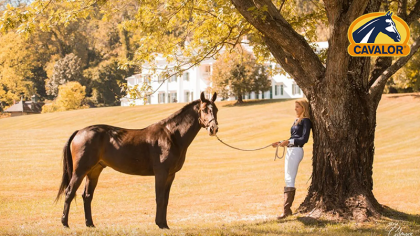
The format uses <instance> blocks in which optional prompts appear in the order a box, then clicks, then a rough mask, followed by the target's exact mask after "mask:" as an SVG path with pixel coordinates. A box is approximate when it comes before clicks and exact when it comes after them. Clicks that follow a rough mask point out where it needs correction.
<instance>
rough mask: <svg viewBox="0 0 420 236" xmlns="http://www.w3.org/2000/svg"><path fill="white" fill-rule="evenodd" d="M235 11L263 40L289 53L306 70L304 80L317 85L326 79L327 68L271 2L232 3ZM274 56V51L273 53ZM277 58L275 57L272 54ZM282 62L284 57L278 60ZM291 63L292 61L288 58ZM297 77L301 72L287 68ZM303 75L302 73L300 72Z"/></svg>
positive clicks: (260, 0)
mask: <svg viewBox="0 0 420 236" xmlns="http://www.w3.org/2000/svg"><path fill="white" fill-rule="evenodd" d="M231 1H232V3H233V5H234V6H235V7H236V9H237V10H238V11H239V12H240V13H241V14H242V15H243V16H244V17H245V19H246V20H247V21H248V22H249V23H251V24H252V25H253V26H254V27H255V28H256V29H257V30H258V31H260V32H261V33H262V34H263V35H264V37H269V38H270V39H271V41H272V42H273V43H274V42H275V43H276V44H277V45H279V46H280V47H281V49H282V51H283V52H282V53H280V54H283V53H286V54H287V55H288V56H289V58H290V59H292V60H293V61H294V62H295V63H296V64H297V65H299V67H300V68H302V70H303V71H304V78H302V79H305V80H310V81H312V82H314V81H315V80H318V79H320V78H322V77H323V75H324V72H325V67H324V66H323V65H322V63H321V61H320V60H319V58H318V56H317V55H316V54H315V52H314V51H313V50H312V49H311V47H310V46H309V44H308V42H307V41H306V40H305V38H304V37H303V36H301V35H300V34H298V33H297V32H296V31H295V30H294V29H293V28H292V26H291V25H290V24H289V23H288V22H287V21H286V20H285V19H284V18H283V16H282V15H281V14H280V12H279V11H278V10H277V8H276V6H275V5H274V4H273V3H272V2H271V1H270V0H254V1H253V0H231ZM271 52H272V53H273V51H271ZM286 54H285V55H286ZM273 56H274V57H276V55H274V54H273ZM276 59H277V60H279V62H280V61H282V60H283V59H284V57H280V58H276ZM288 60H289V59H288ZM285 70H286V71H287V72H288V73H289V74H291V75H292V76H294V77H299V76H302V74H301V73H298V74H293V73H295V72H296V71H295V70H293V71H291V70H288V69H285ZM301 72H302V71H301Z"/></svg>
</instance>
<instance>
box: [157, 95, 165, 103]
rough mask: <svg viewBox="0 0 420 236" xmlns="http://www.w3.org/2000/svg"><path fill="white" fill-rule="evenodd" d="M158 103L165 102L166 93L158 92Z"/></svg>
mask: <svg viewBox="0 0 420 236" xmlns="http://www.w3.org/2000/svg"><path fill="white" fill-rule="evenodd" d="M158 103H165V93H159V94H158Z"/></svg>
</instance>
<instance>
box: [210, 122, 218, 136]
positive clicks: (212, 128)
mask: <svg viewBox="0 0 420 236" xmlns="http://www.w3.org/2000/svg"><path fill="white" fill-rule="evenodd" d="M207 131H208V132H209V135H210V136H215V135H216V134H217V132H218V131H219V127H218V126H217V124H216V122H212V123H211V125H210V126H209V127H208V128H207Z"/></svg>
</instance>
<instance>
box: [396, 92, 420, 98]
mask: <svg viewBox="0 0 420 236" xmlns="http://www.w3.org/2000/svg"><path fill="white" fill-rule="evenodd" d="M402 97H413V98H420V93H409V94H404V95H398V93H397V94H395V95H392V96H389V97H388V98H402Z"/></svg>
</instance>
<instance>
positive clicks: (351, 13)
mask: <svg viewBox="0 0 420 236" xmlns="http://www.w3.org/2000/svg"><path fill="white" fill-rule="evenodd" d="M368 3H369V1H367V0H355V1H353V2H352V3H351V5H350V6H349V9H348V11H347V14H346V19H347V21H348V22H349V23H350V24H351V22H353V21H354V20H355V19H356V18H357V17H359V16H361V15H362V14H363V12H365V10H366V7H367V5H368Z"/></svg>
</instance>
